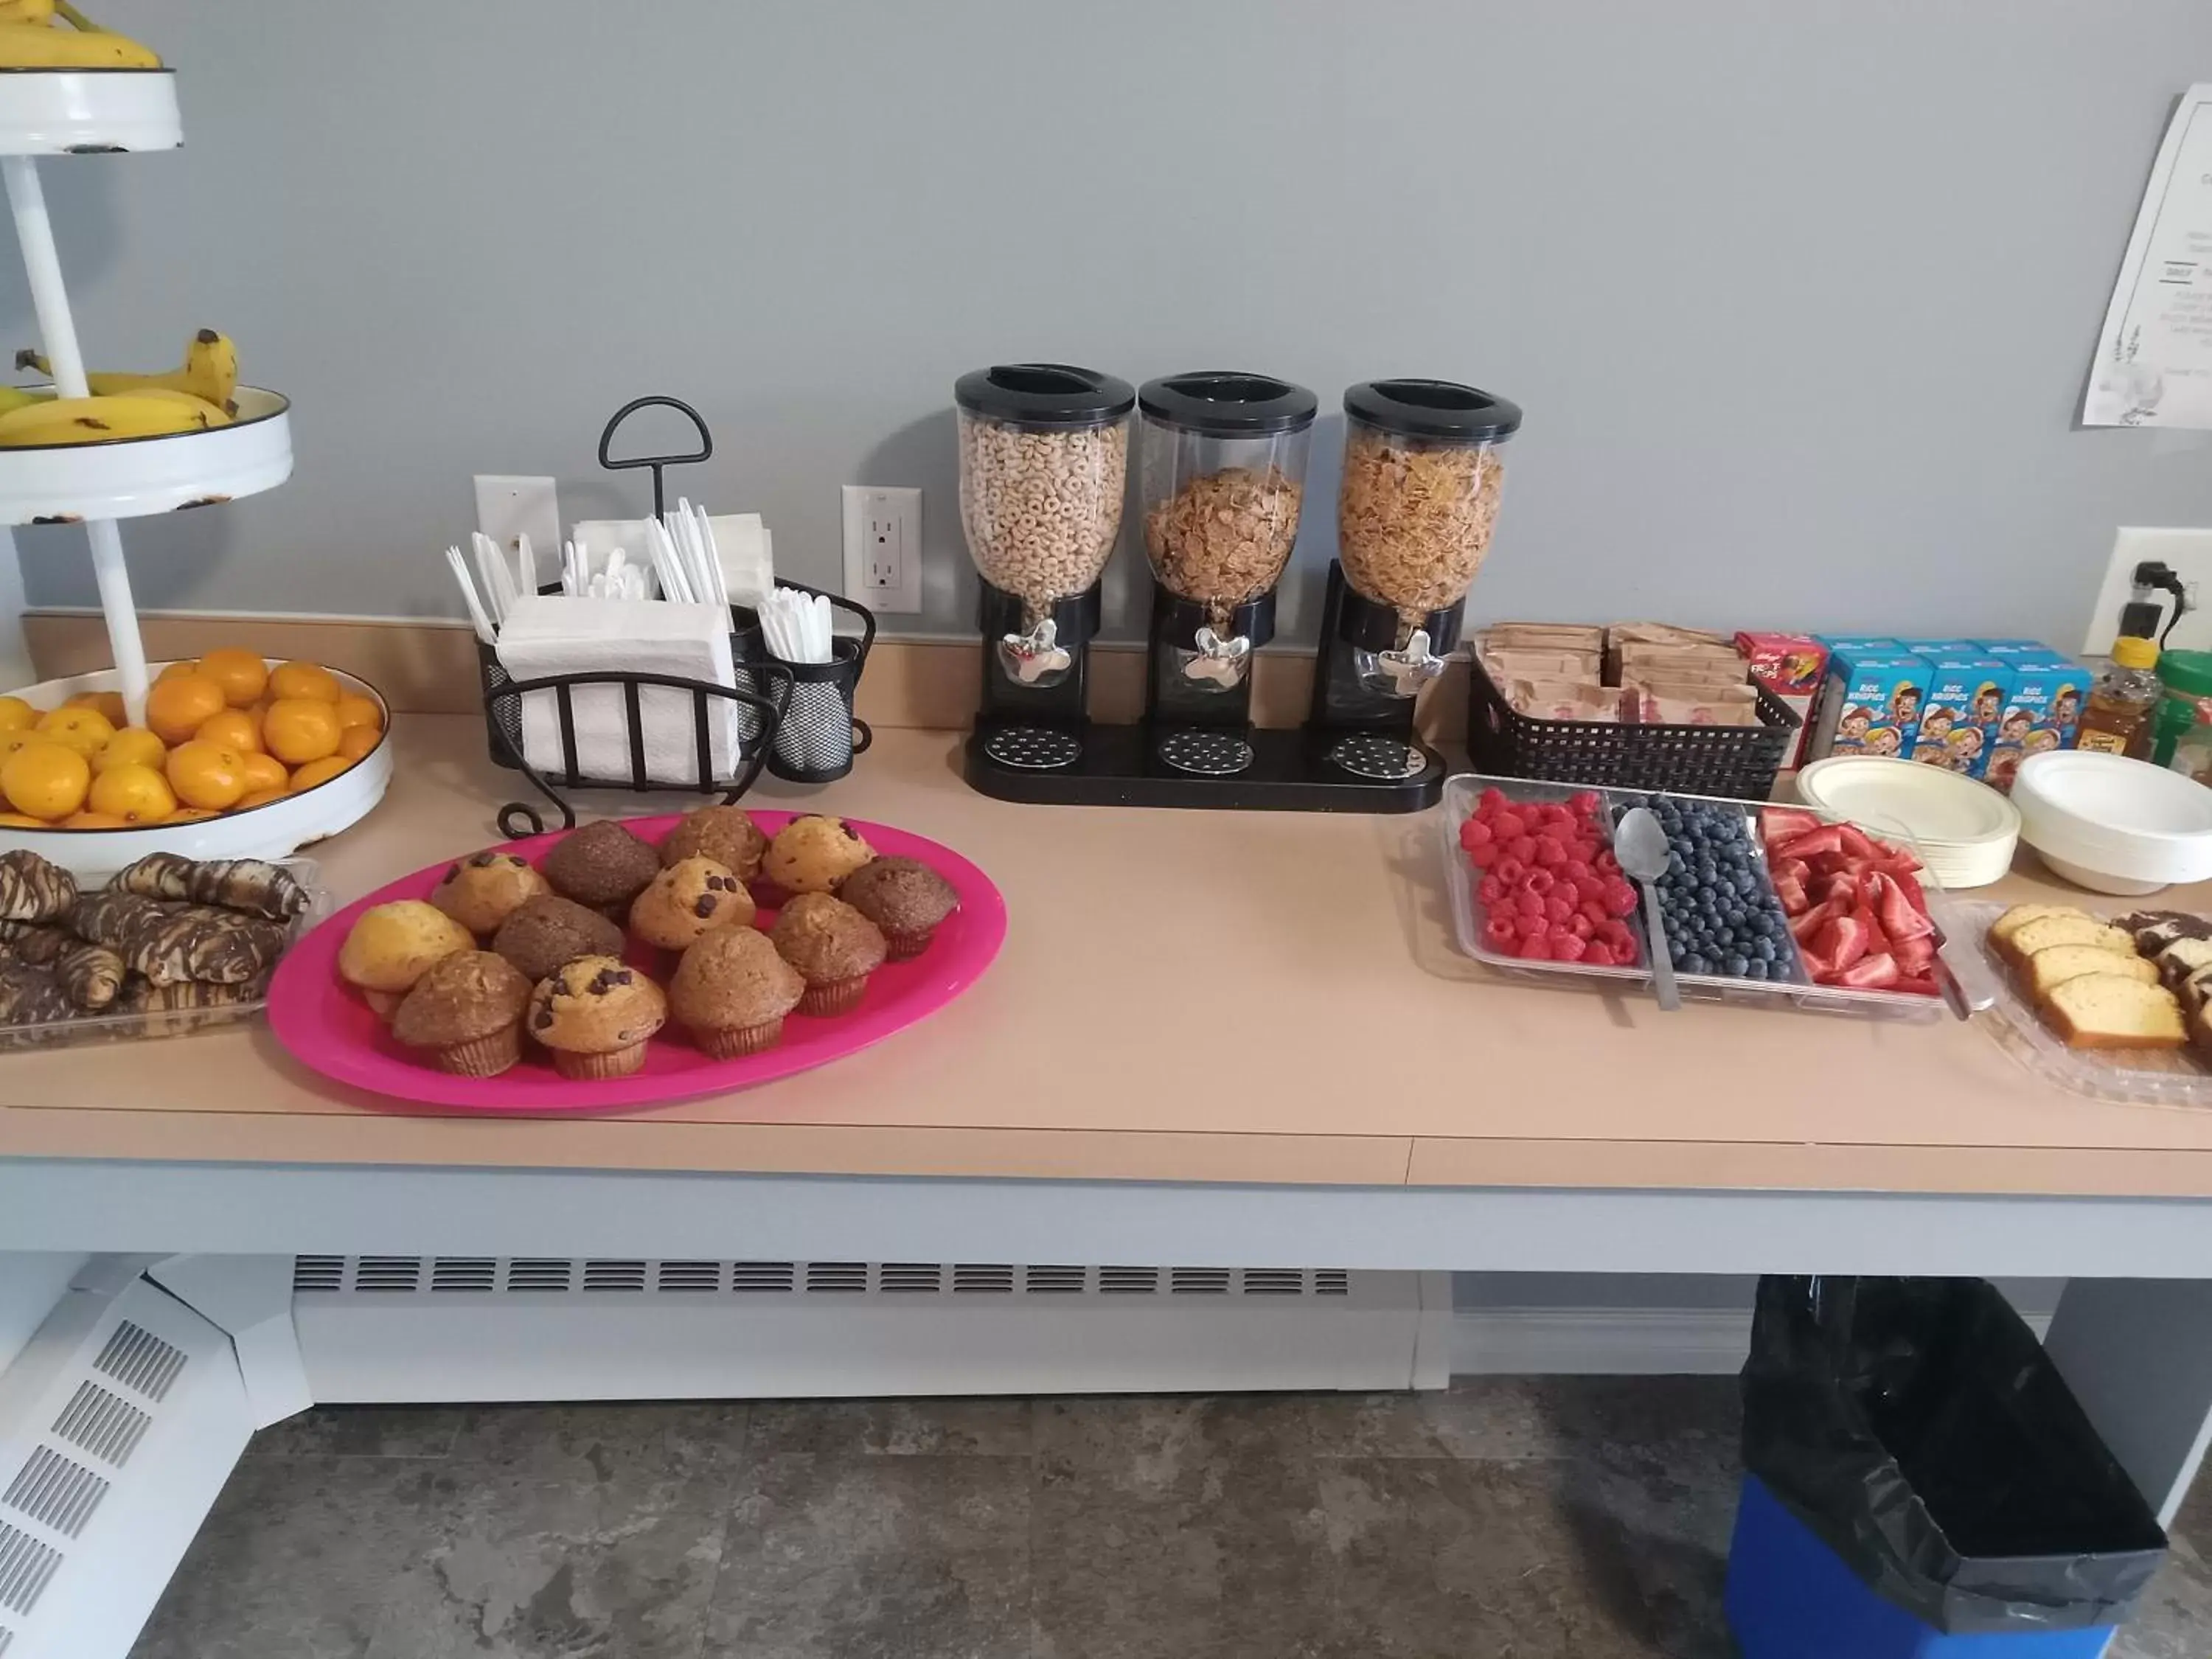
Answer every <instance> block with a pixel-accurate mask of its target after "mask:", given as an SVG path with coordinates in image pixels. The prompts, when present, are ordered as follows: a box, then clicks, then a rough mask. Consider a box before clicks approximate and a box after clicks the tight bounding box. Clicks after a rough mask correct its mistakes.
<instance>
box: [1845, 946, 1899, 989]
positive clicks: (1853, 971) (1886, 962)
mask: <svg viewBox="0 0 2212 1659" xmlns="http://www.w3.org/2000/svg"><path fill="white" fill-rule="evenodd" d="M1898 979H1899V974H1898V971H1897V958H1896V957H1893V956H1892V955H1890V954H1889V952H1888V951H1875V953H1874V954H1873V955H1872V956H1866V957H1860V958H1859V959H1858V960H1857V962H1855V963H1852V964H1851V965H1850V967H1848V968H1846V969H1844V970H1843V971H1842V972H1840V973H1838V975H1836V982H1837V983H1838V985H1848V986H1850V987H1851V988H1852V989H1853V990H1854V991H1884V990H1887V989H1888V988H1889V987H1891V986H1893V985H1894V984H1896V983H1897V981H1898Z"/></svg>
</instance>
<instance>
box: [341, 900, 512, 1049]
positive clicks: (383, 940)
mask: <svg viewBox="0 0 2212 1659" xmlns="http://www.w3.org/2000/svg"><path fill="white" fill-rule="evenodd" d="M476 948H477V942H476V939H475V937H474V936H473V935H472V934H471V933H470V932H469V930H468V929H467V928H465V927H462V926H461V924H460V923H459V922H458V921H454V920H453V918H452V917H451V916H449V915H447V914H446V913H445V912H444V911H443V910H441V909H440V908H438V907H437V906H436V905H435V904H426V903H425V902H423V901H422V900H421V899H401V900H399V901H398V902H396V903H392V904H373V905H371V906H370V907H369V908H368V909H366V910H364V911H362V913H361V915H360V917H359V918H358V919H357V920H356V921H355V922H354V925H353V931H352V932H351V933H348V934H347V935H346V938H345V943H344V944H343V945H340V946H338V977H339V978H340V979H343V981H345V982H346V983H347V984H349V985H350V986H352V987H354V988H355V989H356V990H358V991H359V992H360V993H361V994H362V1000H364V1001H366V1002H367V1003H368V1006H370V1007H372V1008H374V1009H375V1010H376V1012H377V1015H378V1017H379V1018H382V1019H385V1020H389V1019H390V1018H392V1015H393V1014H394V1013H395V1012H398V1008H399V1000H400V998H402V997H404V996H405V995H406V994H407V993H408V992H410V991H411V990H413V989H414V988H415V981H416V980H418V979H420V978H422V975H424V974H426V973H428V972H429V971H430V966H431V964H432V963H435V962H437V961H439V960H440V959H441V958H442V957H449V956H452V955H453V953H454V952H455V951H473V950H475V949H476Z"/></svg>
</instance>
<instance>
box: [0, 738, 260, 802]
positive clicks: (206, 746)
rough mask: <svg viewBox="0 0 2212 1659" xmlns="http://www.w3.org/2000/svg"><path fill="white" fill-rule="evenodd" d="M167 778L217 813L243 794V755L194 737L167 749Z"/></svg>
mask: <svg viewBox="0 0 2212 1659" xmlns="http://www.w3.org/2000/svg"><path fill="white" fill-rule="evenodd" d="M168 777H169V787H171V788H172V789H173V790H175V791H176V792H177V799H179V800H180V801H182V802H184V804H185V805H187V806H200V807H204V808H206V809H207V810H208V811H211V812H220V811H222V810H223V809H224V808H225V807H229V806H235V805H238V801H239V797H240V796H241V795H243V794H245V793H246V757H245V756H243V755H241V754H240V753H239V752H238V750H235V749H227V748H225V747H224V746H223V745H222V744H219V743H202V742H201V741H200V740H199V739H198V738H193V739H192V740H191V742H190V743H183V744H178V745H177V746H176V747H175V748H174V749H172V750H170V751H169V764H168ZM6 787H7V776H6V774H5V772H4V770H0V789H4V788H6Z"/></svg>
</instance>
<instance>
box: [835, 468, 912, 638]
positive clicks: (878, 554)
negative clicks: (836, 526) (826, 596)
mask: <svg viewBox="0 0 2212 1659" xmlns="http://www.w3.org/2000/svg"><path fill="white" fill-rule="evenodd" d="M845 593H846V597H847V598H848V599H858V600H859V601H860V603H861V604H862V605H866V606H867V607H868V609H869V610H871V611H878V612H884V613H888V614H890V615H892V616H909V617H912V616H919V615H921V490H919V489H899V488H893V487H890V486H885V485H881V484H847V485H846V486H845Z"/></svg>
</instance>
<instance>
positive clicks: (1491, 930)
mask: <svg viewBox="0 0 2212 1659" xmlns="http://www.w3.org/2000/svg"><path fill="white" fill-rule="evenodd" d="M1520 939H1521V932H1520V929H1518V928H1516V927H1514V925H1513V918H1512V917H1510V916H1508V915H1495V916H1492V917H1491V919H1490V920H1489V921H1486V922H1485V923H1483V924H1482V942H1483V943H1484V944H1485V945H1488V946H1490V948H1491V949H1492V950H1493V951H1510V950H1512V949H1514V948H1515V946H1516V945H1518V944H1519V943H1520Z"/></svg>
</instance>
